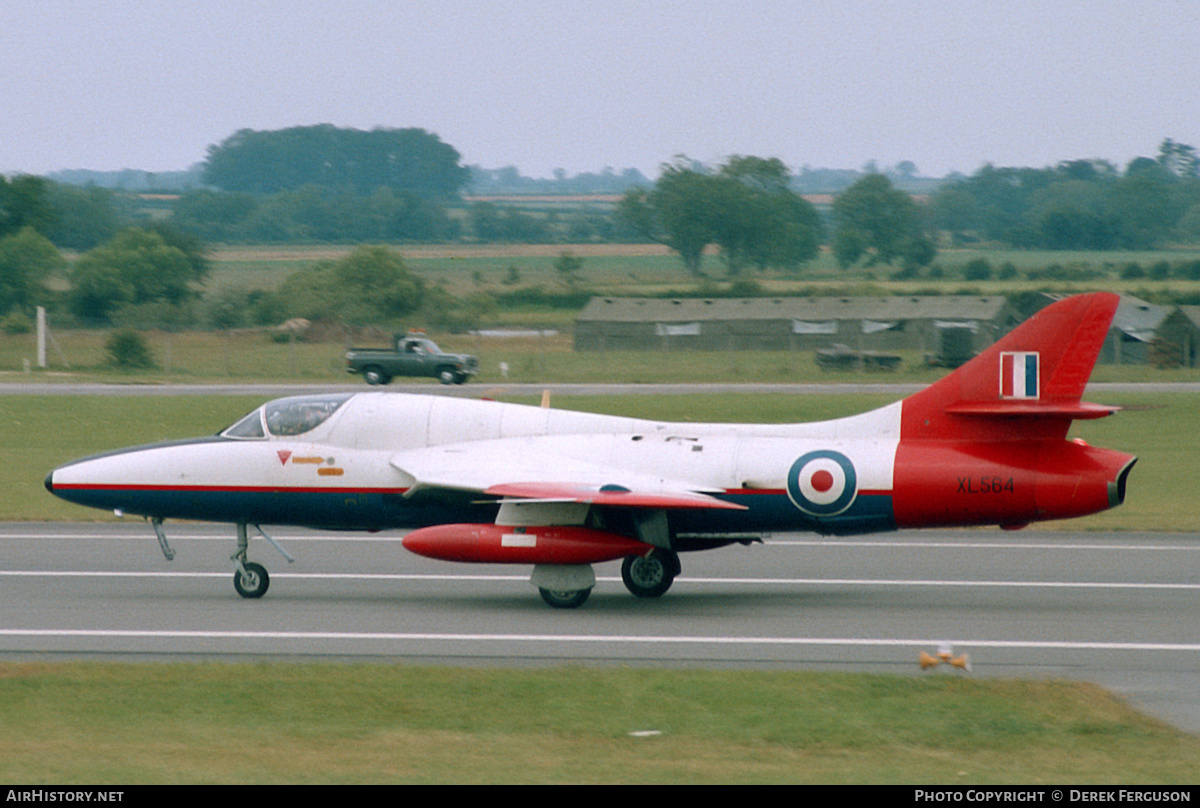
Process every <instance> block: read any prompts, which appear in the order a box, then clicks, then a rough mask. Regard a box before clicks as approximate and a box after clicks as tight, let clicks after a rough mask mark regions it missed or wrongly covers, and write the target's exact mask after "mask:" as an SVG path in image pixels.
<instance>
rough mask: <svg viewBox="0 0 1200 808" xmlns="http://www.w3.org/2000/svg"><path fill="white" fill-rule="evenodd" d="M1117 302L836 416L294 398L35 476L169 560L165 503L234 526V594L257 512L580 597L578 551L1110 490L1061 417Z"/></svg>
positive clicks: (573, 602) (636, 549)
mask: <svg viewBox="0 0 1200 808" xmlns="http://www.w3.org/2000/svg"><path fill="white" fill-rule="evenodd" d="M1116 306H1117V297H1116V295H1111V294H1103V293H1098V294H1090V295H1081V296H1078V297H1073V298H1069V299H1067V300H1063V301H1060V302H1058V303H1055V304H1053V305H1051V306H1049V307H1047V308H1046V309H1044V310H1043V311H1042V312H1040V313H1039V314H1038V315H1037V316H1035V317H1033V318H1031V319H1030V320H1029V321H1027V322H1026V323H1024V324H1022V325H1021V326H1019V327H1018V328H1016V329H1014V330H1013V331H1012V332H1011V333H1010V334H1008V335H1007V336H1005V337H1004V338H1002V339H1001V340H999V341H998V342H997V343H995V344H994V345H992V346H991V347H990V348H988V349H987V350H985V351H984V352H983V353H981V354H980V355H979V356H977V357H976V358H975V359H973V360H972V361H970V362H969V363H967V364H966V365H964V366H962V367H961V368H959V369H958V370H956V371H954V372H952V373H950V374H949V375H948V376H946V377H945V378H943V379H942V380H941V381H939V382H937V383H935V384H933V385H931V386H930V387H928V388H926V389H925V390H923V391H921V392H919V393H917V394H915V395H913V396H910V397H909V398H906V399H904V400H902V401H898V402H896V403H894V404H890V405H888V406H886V407H882V408H880V409H877V410H874V411H871V412H867V413H864V414H861V415H855V416H851V417H848V418H841V419H837V420H833V421H823V422H817V423H802V424H786V425H774V424H686V423H663V422H657V421H646V420H638V419H633V418H621V417H615V416H606V415H592V414H586V413H577V412H567V411H562V410H553V409H549V408H540V407H528V406H522V405H517V404H503V403H497V402H492V401H469V400H463V399H458V398H447V397H438V396H424V395H404V394H396V393H374V392H371V393H367V392H364V393H338V394H328V395H312V396H299V397H294V398H283V399H278V400H275V401H271V402H268V403H267V404H265V405H263V406H262V407H260V408H259V409H257V410H255V411H254V412H252V413H250V414H249V415H247V416H246V417H244V418H242V419H241V420H240V421H238V422H237V423H235V424H234V425H232V426H230V427H229V428H228V429H225V430H223V431H222V432H221V433H219V434H218V435H214V436H212V437H208V438H201V439H197V440H186V441H174V442H170V443H164V444H156V445H151V446H140V447H136V448H132V449H125V450H121V451H116V452H111V453H108V454H104V455H99V456H95V457H90V458H85V459H82V460H77V461H75V462H72V463H68V464H66V465H64V466H61V467H59V468H57V469H55V470H54V471H52V472H51V473H50V474H49V475H47V477H46V488H47V489H48V490H49V491H50V492H51V493H53V494H54V495H56V496H59V497H62V498H63V499H67V500H70V501H72V502H76V503H79V504H81V505H88V506H91V507H96V508H105V509H109V510H115V511H118V512H122V513H129V514H138V515H141V516H145V517H148V518H149V519H150V520H151V522H152V524H153V525H154V528H155V531H156V533H157V534H158V537H159V541H160V543H161V544H162V548H163V552H164V553H165V554H166V555H167V556H168V558H170V557H171V556H172V555H173V552H172V550H171V548H170V545H169V544H168V542H167V539H166V536H165V534H164V532H163V529H162V522H163V520H164V519H171V518H174V519H196V520H205V521H215V522H230V523H233V524H236V525H237V528H238V530H237V532H238V546H237V552H236V554H235V555H234V563H235V567H236V571H235V574H234V584H235V586H236V588H237V590H238V592H239V593H241V594H242V595H243V596H245V597H260V596H262V595H263V594H264V593H265V592H266V590H267V584H268V577H267V572H266V570H265V569H264V568H263V567H262V565H260V564H256V563H253V562H250V561H249V560H248V559H247V556H246V551H247V546H248V537H249V532H248V526H254V527H255V528H256V530H258V532H260V533H261V532H262V530H261V528H259V527H258V526H259V525H264V524H267V525H303V526H308V527H315V528H325V529H338V530H380V529H385V528H399V527H419V528H420V529H418V530H415V531H414V532H411V533H409V534H408V535H407V536H406V537H405V538H404V540H403V544H404V546H405V547H406V548H408V549H409V550H411V551H412V552H414V553H418V554H420V555H424V556H429V557H432V558H439V559H445V560H448V561H467V562H485V563H512V564H528V565H532V566H533V574H532V577H531V582H532V583H533V584H534V585H535V586H536V587H537V588H538V589H539V590H540V591H541V594H542V597H543V598H544V599H545V600H546V601H547V602H548V603H550V604H551V605H553V606H558V607H567V608H569V607H575V606H579V605H580V604H582V603H583V602H584V601H585V600H586V599H587V597H588V594H589V593H590V592H591V590H592V587H593V586H594V585H595V575H594V573H593V571H592V565H593V564H596V563H600V562H604V561H613V560H617V559H623V564H622V569H621V572H622V577H623V579H624V581H625V584H626V586H627V587H628V588H629V590H630V591H631V592H632V593H633V594H635V595H637V596H639V597H657V596H659V595H662V594H663V593H664V592H666V591H667V589H668V588H669V587H670V586H671V583H672V581H673V580H674V578H675V577H676V576H677V575H678V574H679V571H680V563H679V554H680V553H684V552H690V551H695V550H707V549H712V548H716V547H721V546H724V545H727V544H731V543H749V542H752V541H755V540H757V539H759V538H760V537H761V536H762V534H763V533H766V532H772V531H797V530H811V531H816V532H819V533H833V534H843V533H867V532H874V531H888V530H896V529H898V528H927V527H940V526H963V525H1000V526H1001V527H1005V528H1018V527H1023V526H1024V525H1026V524H1028V523H1030V522H1034V521H1040V520H1046V519H1062V518H1068V517H1075V516H1083V515H1085V514H1090V513H1095V512H1097V511H1102V510H1105V509H1107V508H1111V507H1113V506H1115V505H1118V504H1120V503H1121V502H1122V500H1123V499H1124V497H1125V482H1126V478H1127V477H1128V475H1129V470H1130V468H1131V467H1132V466H1133V464H1134V462H1135V460H1136V458H1134V457H1133V456H1131V455H1127V454H1124V453H1122V452H1117V451H1112V450H1109V449H1100V448H1095V447H1092V446H1088V445H1087V444H1085V443H1084V442H1083V441H1081V440H1070V439H1068V438H1067V431H1068V428H1069V427H1070V424H1071V421H1072V420H1073V419H1077V418H1099V417H1101V416H1105V415H1109V414H1110V413H1112V412H1113V411H1114V409H1115V408H1113V407H1103V406H1098V405H1095V404H1088V403H1083V402H1081V400H1080V397H1081V395H1082V393H1083V390H1084V386H1085V385H1086V383H1087V380H1088V377H1089V375H1090V374H1091V370H1092V366H1093V364H1094V363H1095V360H1096V356H1097V354H1098V353H1099V350H1100V346H1101V344H1102V342H1103V340H1104V337H1105V334H1106V333H1107V331H1108V328H1109V324H1110V322H1111V320H1112V316H1113V312H1114V311H1115V310H1116ZM262 535H264V536H266V534H265V533H263V534H262ZM267 538H268V540H269V539H270V537H267ZM272 544H274V542H272ZM276 547H277V548H278V546H277V545H276ZM281 552H282V550H281ZM285 555H286V554H285Z"/></svg>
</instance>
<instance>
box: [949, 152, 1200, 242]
mask: <svg viewBox="0 0 1200 808" xmlns="http://www.w3.org/2000/svg"><path fill="white" fill-rule="evenodd" d="M929 213H930V217H931V224H932V226H933V227H934V228H935V229H937V230H939V231H942V232H944V233H947V234H948V235H949V236H950V238H951V239H952V240H953V242H954V243H956V244H970V243H977V242H994V243H1000V244H1005V245H1009V246H1012V247H1021V248H1040V249H1048V250H1113V249H1121V250H1146V249H1153V248H1156V247H1161V246H1164V245H1166V244H1170V243H1186V244H1194V243H1196V242H1197V241H1200V159H1198V157H1197V154H1196V149H1195V148H1193V147H1191V146H1188V145H1186V144H1181V143H1176V142H1174V141H1172V140H1169V139H1168V140H1164V141H1163V143H1162V144H1161V145H1160V147H1159V154H1158V156H1157V157H1155V158H1150V157H1138V158H1136V159H1134V160H1132V161H1131V162H1130V163H1129V165H1128V166H1126V168H1125V170H1124V171H1120V170H1118V169H1117V168H1116V167H1115V166H1113V165H1112V164H1111V163H1109V162H1107V161H1103V160H1068V161H1064V162H1062V163H1059V164H1058V165H1056V166H1053V167H1050V168H1043V169H1033V168H996V167H994V166H991V165H987V166H984V167H983V168H981V169H980V170H979V171H977V172H975V174H973V175H972V176H970V177H965V178H961V179H958V180H956V181H954V182H950V183H947V184H945V185H943V186H942V187H941V188H939V189H938V191H937V192H936V193H935V194H934V195H933V196H932V198H931V200H930V204H929Z"/></svg>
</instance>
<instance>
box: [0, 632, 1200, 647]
mask: <svg viewBox="0 0 1200 808" xmlns="http://www.w3.org/2000/svg"><path fill="white" fill-rule="evenodd" d="M0 637H63V638H66V637H84V638H124V639H154V640H162V639H191V640H205V639H211V640H228V639H244V640H298V641H306V642H307V641H312V640H326V641H330V640H344V641H355V642H361V641H363V640H375V641H380V642H413V641H432V642H450V643H457V642H496V643H512V642H523V643H570V644H602V643H621V644H637V645H743V646H744V645H774V646H840V647H930V646H940V645H945V644H947V643H949V644H950V645H952V646H953V647H954V648H955V649H956V650H961V649H963V648H972V649H979V648H1019V649H1043V650H1057V651H1097V650H1099V651H1186V652H1195V651H1200V643H1161V642H1146V643H1139V642H1072V641H1060V640H1041V641H1039V640H1030V641H1025V640H983V639H970V638H959V639H954V638H946V637H936V638H930V637H913V638H862V637H718V636H712V637H702V636H691V637H689V636H669V635H647V636H639V635H636V634H477V633H452V632H448V633H438V632H359V631H188V630H177V629H173V630H161V631H154V630H135V629H0Z"/></svg>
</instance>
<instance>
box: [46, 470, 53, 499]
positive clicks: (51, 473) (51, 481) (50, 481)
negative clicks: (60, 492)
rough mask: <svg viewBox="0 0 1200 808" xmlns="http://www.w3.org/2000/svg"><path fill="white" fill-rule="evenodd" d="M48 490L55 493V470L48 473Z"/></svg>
mask: <svg viewBox="0 0 1200 808" xmlns="http://www.w3.org/2000/svg"><path fill="white" fill-rule="evenodd" d="M46 490H47V491H49V492H50V493H51V494H53V493H54V472H53V471H52V472H50V473H49V474H47V475H46Z"/></svg>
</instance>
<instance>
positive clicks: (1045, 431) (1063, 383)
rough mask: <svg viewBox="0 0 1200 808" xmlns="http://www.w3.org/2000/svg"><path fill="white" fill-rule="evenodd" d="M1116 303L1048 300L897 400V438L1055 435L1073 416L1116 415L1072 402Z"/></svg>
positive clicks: (1095, 297)
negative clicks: (952, 367) (992, 340)
mask: <svg viewBox="0 0 1200 808" xmlns="http://www.w3.org/2000/svg"><path fill="white" fill-rule="evenodd" d="M1119 301H1120V298H1118V297H1117V295H1114V294H1110V293H1107V292H1097V293H1094V294H1088V295H1076V296H1075V297H1069V298H1067V299H1066V300H1060V301H1058V302H1056V303H1053V304H1051V305H1049V306H1047V307H1046V308H1044V309H1042V310H1041V311H1040V312H1038V313H1037V314H1035V315H1034V316H1033V317H1030V318H1029V319H1028V320H1026V321H1025V322H1024V323H1021V325H1019V326H1017V327H1016V328H1014V329H1013V330H1012V331H1011V332H1009V333H1008V334H1007V335H1005V336H1004V337H1001V338H1000V339H999V340H998V341H997V342H996V343H995V344H993V345H991V346H990V347H988V348H987V349H985V350H984V351H983V352H982V353H980V354H979V355H978V356H976V357H975V358H974V359H972V360H971V361H970V362H967V363H966V364H965V365H963V366H962V367H960V368H958V369H957V370H955V371H954V372H952V373H950V374H949V375H948V376H946V377H945V378H943V379H941V380H940V381H938V382H935V383H934V384H932V385H930V386H929V387H927V388H925V389H924V390H922V391H921V392H919V393H917V394H915V395H912V396H909V397H908V398H907V399H905V400H904V404H903V411H902V416H901V436H902V439H933V440H983V441H990V440H1018V439H1037V438H1063V437H1065V436H1066V434H1067V430H1068V428H1069V427H1070V422H1071V421H1072V420H1074V419H1077V418H1078V419H1090V418H1101V417H1103V416H1105V415H1109V414H1111V413H1112V412H1114V411H1115V410H1116V408H1115V407H1105V406H1101V405H1098V404H1088V403H1085V402H1082V401H1080V397H1081V396H1082V395H1083V391H1084V388H1085V387H1086V386H1087V383H1088V379H1089V378H1090V377H1091V374H1092V367H1093V366H1094V365H1095V364H1096V357H1097V356H1099V354H1100V349H1101V347H1102V346H1103V345H1104V340H1105V338H1106V337H1107V335H1108V329H1109V326H1110V325H1111V324H1112V318H1113V315H1114V314H1115V313H1116V310H1117V304H1118V302H1119Z"/></svg>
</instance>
